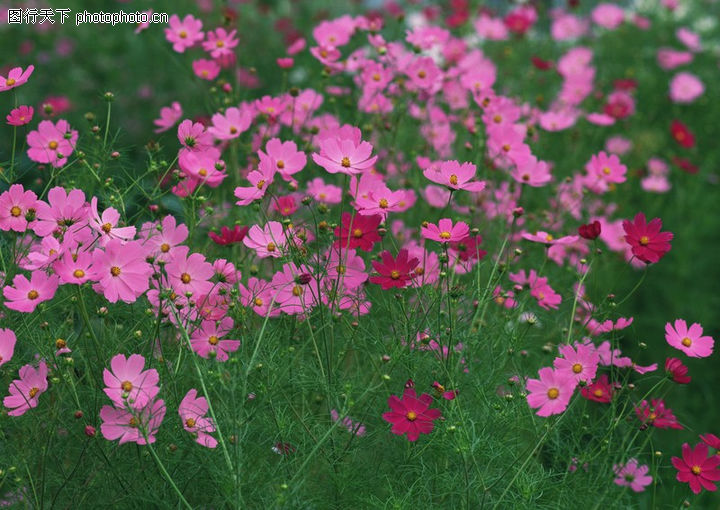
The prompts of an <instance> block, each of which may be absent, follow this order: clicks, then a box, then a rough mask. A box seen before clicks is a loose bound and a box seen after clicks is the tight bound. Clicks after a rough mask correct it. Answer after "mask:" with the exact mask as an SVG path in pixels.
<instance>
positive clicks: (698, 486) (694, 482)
mask: <svg viewBox="0 0 720 510" xmlns="http://www.w3.org/2000/svg"><path fill="white" fill-rule="evenodd" d="M671 460H672V464H673V466H675V469H677V470H678V472H677V476H676V478H677V481H678V482H685V483H687V484H689V485H690V490H691V491H693V492H694V493H695V494H700V491H702V490H703V489H705V490H708V491H711V492H714V491H716V490H717V486H716V485H715V482H717V481H718V480H720V470H718V464H720V456H718V455H711V456H710V457H708V447H707V445H706V444H705V443H698V444H696V445H695V448H690V445H689V444H687V443H685V444H683V446H682V459H681V458H680V457H673V458H672V459H671Z"/></svg>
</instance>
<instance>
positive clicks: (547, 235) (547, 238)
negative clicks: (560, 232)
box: [545, 234, 555, 242]
mask: <svg viewBox="0 0 720 510" xmlns="http://www.w3.org/2000/svg"><path fill="white" fill-rule="evenodd" d="M553 239H555V238H554V237H553V236H552V235H551V234H545V240H546V241H547V242H550V241H552V240H553Z"/></svg>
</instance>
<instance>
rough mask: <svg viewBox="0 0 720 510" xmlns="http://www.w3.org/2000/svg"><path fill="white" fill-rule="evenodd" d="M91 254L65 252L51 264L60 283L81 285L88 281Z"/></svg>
mask: <svg viewBox="0 0 720 510" xmlns="http://www.w3.org/2000/svg"><path fill="white" fill-rule="evenodd" d="M91 265H92V254H91V253H90V252H86V251H83V252H78V253H71V252H70V251H66V252H65V253H63V255H62V256H61V257H60V258H59V259H58V260H55V261H54V262H53V265H52V267H53V271H55V274H57V275H58V276H59V277H60V281H61V282H62V283H70V284H74V285H82V284H83V283H85V282H86V281H88V280H89V279H90V275H91V269H90V266H91Z"/></svg>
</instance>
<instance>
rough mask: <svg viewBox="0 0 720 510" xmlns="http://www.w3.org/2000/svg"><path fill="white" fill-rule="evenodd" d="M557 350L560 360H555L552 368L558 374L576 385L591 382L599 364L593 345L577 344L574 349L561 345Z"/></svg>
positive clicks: (570, 346) (598, 356)
mask: <svg viewBox="0 0 720 510" xmlns="http://www.w3.org/2000/svg"><path fill="white" fill-rule="evenodd" d="M558 350H559V351H560V354H561V355H562V358H555V361H553V366H554V367H555V369H556V370H557V372H558V373H559V374H564V375H567V376H568V377H571V378H573V379H574V380H575V382H576V383H579V382H580V381H585V382H587V383H590V382H592V380H593V379H594V378H595V374H596V373H597V367H598V363H600V355H599V354H598V353H597V351H596V349H595V347H594V346H593V345H589V344H588V345H583V344H578V345H577V347H576V348H573V346H572V345H561V346H560V347H558Z"/></svg>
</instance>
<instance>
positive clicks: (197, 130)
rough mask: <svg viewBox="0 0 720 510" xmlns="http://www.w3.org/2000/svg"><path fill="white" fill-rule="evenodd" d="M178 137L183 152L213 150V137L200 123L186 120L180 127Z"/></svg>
mask: <svg viewBox="0 0 720 510" xmlns="http://www.w3.org/2000/svg"><path fill="white" fill-rule="evenodd" d="M177 136H178V140H180V143H181V144H182V145H183V149H182V151H193V152H205V151H206V150H207V149H212V148H213V139H212V135H211V134H210V133H209V132H207V131H205V126H203V125H202V124H201V123H199V122H193V121H191V120H190V119H185V120H184V121H182V122H181V123H180V125H179V126H178V134H177Z"/></svg>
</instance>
